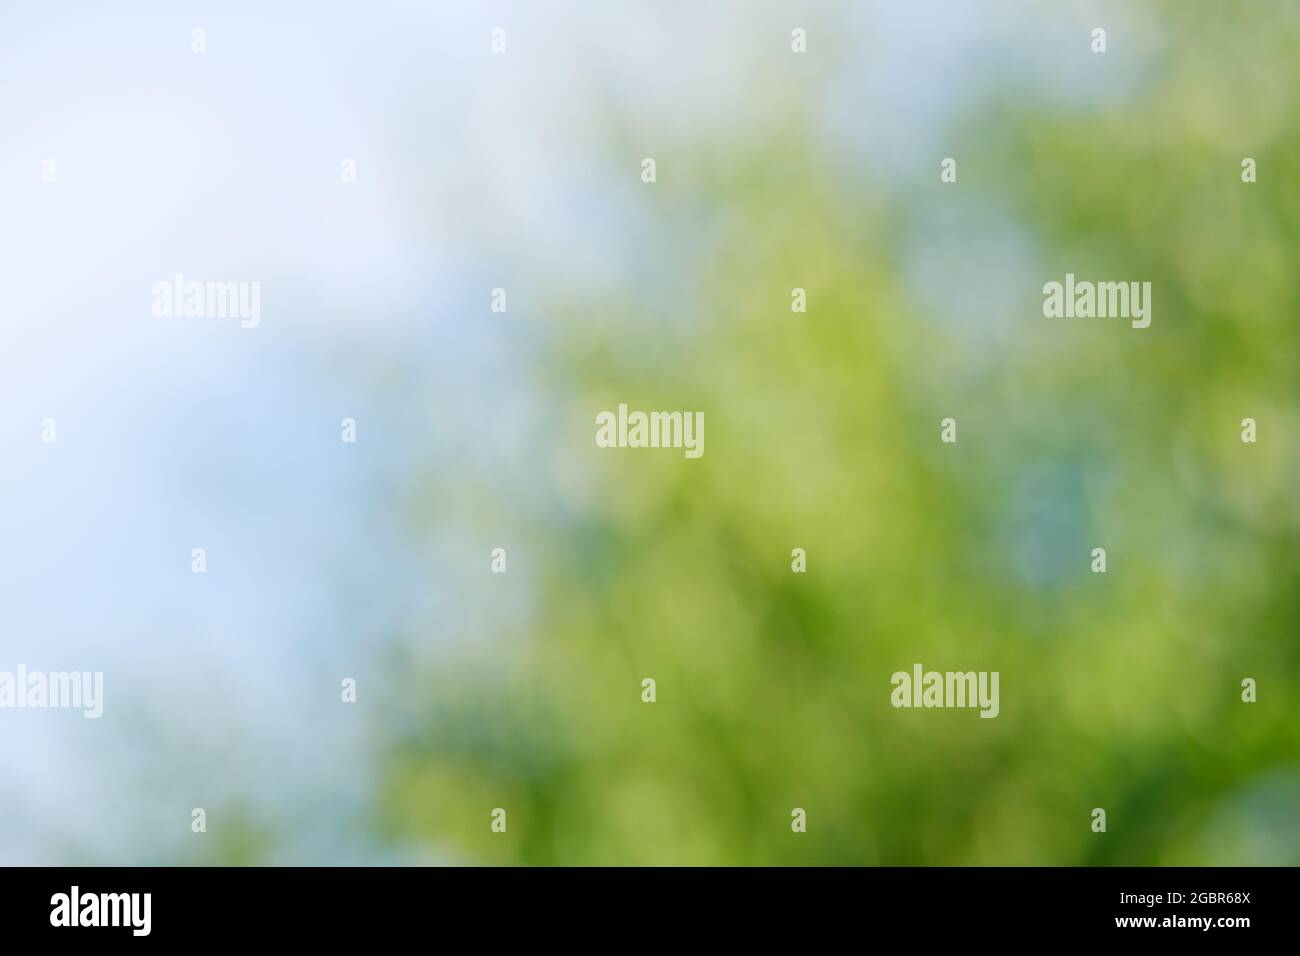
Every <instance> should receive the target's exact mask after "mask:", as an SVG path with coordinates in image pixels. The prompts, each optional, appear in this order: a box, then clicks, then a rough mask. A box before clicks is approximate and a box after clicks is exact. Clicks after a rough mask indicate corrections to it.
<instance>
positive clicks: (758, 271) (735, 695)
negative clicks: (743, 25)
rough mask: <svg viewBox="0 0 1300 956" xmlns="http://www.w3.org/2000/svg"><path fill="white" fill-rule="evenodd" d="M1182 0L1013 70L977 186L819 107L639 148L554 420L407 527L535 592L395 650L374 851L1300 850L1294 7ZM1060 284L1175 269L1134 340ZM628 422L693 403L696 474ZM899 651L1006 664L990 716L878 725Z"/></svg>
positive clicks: (960, 860) (893, 856)
mask: <svg viewBox="0 0 1300 956" xmlns="http://www.w3.org/2000/svg"><path fill="white" fill-rule="evenodd" d="M1263 6H1265V5H1261V8H1260V9H1261V11H1262V8H1263ZM1195 7H1196V10H1195V11H1194V12H1193V11H1191V10H1188V9H1186V8H1178V7H1176V6H1169V7H1166V8H1165V10H1164V18H1163V19H1161V20H1159V21H1153V23H1152V24H1151V25H1150V30H1149V31H1148V35H1147V41H1148V44H1149V45H1148V47H1147V48H1146V49H1145V50H1144V53H1143V56H1142V58H1141V60H1140V62H1141V66H1142V68H1141V70H1138V71H1135V74H1134V76H1133V77H1132V80H1131V82H1130V84H1129V86H1128V88H1126V89H1125V90H1124V91H1123V93H1122V95H1121V94H1113V95H1109V96H1098V97H1096V98H1095V99H1093V100H1087V99H1082V100H1080V101H1078V102H1073V103H1068V104H1065V105H1062V103H1061V102H1059V101H1053V100H1051V99H1050V98H1049V97H1047V96H1046V95H1044V96H1041V97H1040V96H1038V95H1037V94H1036V91H1035V89H1034V88H1033V86H1032V84H1024V85H1022V86H1020V87H1019V88H1017V89H1015V90H1011V91H1008V90H1005V89H999V90H998V91H997V92H996V93H994V94H990V96H989V97H988V98H987V102H986V103H985V104H984V105H983V106H982V107H981V108H980V109H978V110H975V111H971V112H968V113H967V114H966V115H964V116H963V117H962V118H961V119H960V121H959V122H957V123H956V124H955V125H954V127H953V129H952V130H951V137H950V140H949V142H951V143H952V145H951V147H950V150H949V152H948V153H946V155H953V156H956V157H957V158H958V162H959V181H958V183H956V184H953V185H943V184H941V183H940V182H939V177H938V159H939V157H938V156H936V157H934V158H933V161H931V159H930V157H924V159H923V160H922V158H920V157H918V160H917V165H918V167H923V172H921V173H918V174H917V175H916V176H915V177H914V178H912V179H909V180H906V181H900V180H898V179H897V178H896V177H895V178H890V176H888V175H886V173H885V172H884V171H883V170H882V169H875V168H867V169H863V168H861V167H855V166H854V165H853V164H852V163H850V162H847V161H846V158H845V156H846V153H845V151H844V150H843V149H841V148H840V147H839V146H838V145H837V144H836V143H835V142H834V141H833V139H832V138H831V137H828V135H827V134H826V132H825V131H824V130H823V129H821V128H820V127H819V126H818V125H817V124H816V122H815V120H814V119H811V118H806V116H807V114H808V113H809V112H810V111H808V110H806V109H805V106H806V100H804V99H801V97H803V96H806V95H807V93H808V91H809V89H810V86H807V85H805V86H799V87H796V88H793V89H791V90H790V91H789V92H788V95H785V96H776V95H774V97H773V104H772V110H771V114H770V126H769V127H767V128H765V129H763V130H753V129H744V130H738V129H735V128H732V127H730V126H728V125H727V124H726V123H722V124H720V125H719V126H718V127H716V128H714V129H712V130H710V131H703V130H700V129H699V128H696V127H688V128H683V129H681V130H679V131H678V137H679V138H678V140H677V141H676V142H675V143H674V144H672V147H671V148H668V147H665V148H664V150H663V151H662V152H661V153H660V154H659V169H660V182H659V183H657V184H655V186H653V187H643V186H642V185H641V184H640V183H639V182H636V180H635V165H636V164H635V163H632V164H628V163H627V162H626V159H625V157H626V156H627V155H639V154H638V153H636V152H635V147H634V146H631V145H629V144H628V143H626V142H623V141H622V140H621V139H620V134H619V133H617V132H614V133H611V141H610V144H609V154H610V156H611V166H613V165H614V164H615V163H618V162H621V163H623V165H625V166H627V169H628V170H632V172H626V173H625V174H626V175H627V176H628V178H629V182H628V186H627V197H626V204H625V206H624V207H623V211H624V212H626V213H627V215H628V218H629V222H628V230H629V232H628V235H629V240H628V245H627V249H626V250H625V252H621V251H619V250H615V251H613V252H612V254H613V255H615V256H616V257H620V256H621V257H622V258H621V259H620V269H619V270H616V271H615V272H614V273H613V274H612V276H611V274H610V273H608V272H606V273H603V275H604V276H605V277H604V278H595V277H592V278H590V279H589V280H588V281H585V282H584V281H583V279H582V275H581V272H580V270H579V269H575V273H574V275H570V276H565V277H563V279H562V280H561V279H559V278H557V279H556V280H555V281H554V282H552V283H551V288H550V289H549V296H550V298H549V300H548V303H547V306H546V308H545V310H544V312H543V314H542V316H541V317H540V319H539V321H538V322H536V323H535V324H534V325H533V327H532V329H531V334H529V335H528V336H527V337H526V340H525V341H524V342H523V344H521V346H520V347H521V349H522V350H524V351H525V352H526V356H525V360H526V362H527V363H528V366H529V367H530V368H531V369H532V370H534V372H535V374H536V376H537V379H538V384H537V390H538V411H537V414H538V427H537V429H536V441H535V442H534V443H532V444H530V445H529V446H528V447H527V448H525V449H521V452H520V461H519V463H518V464H517V469H518V471H517V472H512V473H511V474H510V475H507V476H505V477H504V478H500V477H499V476H498V478H497V479H495V483H494V478H493V476H492V475H488V474H476V475H475V476H474V480H475V481H476V482H480V483H486V486H483V485H480V486H478V487H476V488H475V489H474V490H465V491H464V492H463V494H462V495H460V496H456V495H447V496H445V497H444V498H443V499H440V503H439V504H433V505H429V507H428V509H427V514H426V515H425V518H424V520H426V521H427V522H428V523H429V526H430V527H436V526H438V525H439V524H440V523H444V522H456V521H463V522H465V523H467V525H469V526H470V527H481V528H484V529H488V528H490V529H491V530H493V531H498V530H502V529H508V535H499V536H498V537H501V538H507V537H508V542H506V541H502V542H498V541H496V540H493V541H492V542H491V543H493V544H495V543H508V546H509V548H510V560H511V570H510V572H509V574H508V575H507V577H506V578H503V579H499V580H496V581H492V582H491V584H490V586H488V585H485V587H484V590H483V592H482V593H480V594H477V595H474V596H473V597H474V598H475V599H476V600H491V598H490V597H488V595H490V594H491V593H492V591H493V590H504V589H507V585H509V586H510V587H523V586H524V582H526V585H527V590H526V599H525V604H526V608H525V611H524V612H523V613H522V614H520V615H519V616H518V618H517V619H516V618H509V620H510V622H511V623H510V624H509V626H508V627H507V628H506V629H505V630H504V631H502V630H501V629H500V628H498V627H495V626H490V625H489V623H488V622H489V621H494V620H498V618H495V617H493V616H492V615H489V614H487V613H485V614H484V616H483V618H482V621H483V623H482V625H481V626H479V627H471V628H470V634H469V636H468V638H467V639H466V640H464V641H462V642H460V643H459V644H458V645H457V649H456V650H453V651H447V652H445V653H444V654H442V655H441V656H440V657H439V658H438V660H437V661H436V662H434V663H432V664H429V663H428V662H425V663H423V664H421V665H420V666H419V667H416V666H414V665H413V664H411V663H410V662H400V661H399V662H396V665H395V666H396V669H397V670H400V671H401V672H402V678H403V679H404V680H405V681H406V682H407V685H408V690H409V691H411V693H412V694H413V695H414V698H415V699H419V700H421V701H423V702H424V705H423V706H422V707H421V708H415V707H412V708H411V709H410V711H409V712H407V713H405V714H403V715H402V718H401V724H400V726H399V727H397V728H395V731H396V736H395V737H394V738H393V739H395V740H397V741H398V743H397V744H396V745H395V746H394V747H393V748H392V751H391V753H390V755H389V758H388V774H387V776H386V778H385V779H384V780H383V782H382V791H383V798H382V820H383V823H382V827H383V832H384V834H385V836H386V837H387V838H389V839H391V840H393V841H395V842H400V843H408V842H414V843H418V844H423V845H425V846H428V847H430V848H432V849H433V850H435V851H436V852H438V853H440V854H444V856H445V858H446V859H449V860H451V861H457V862H474V863H528V864H741V865H747V864H1228V863H1288V864H1296V863H1300V825H1298V824H1297V817H1298V816H1300V815H1298V814H1297V808H1300V697H1297V690H1298V689H1300V640H1298V636H1300V561H1298V560H1297V558H1298V557H1300V493H1298V488H1300V484H1298V482H1297V468H1298V467H1300V451H1298V449H1300V403H1298V402H1297V399H1298V398H1300V394H1298V393H1297V382H1298V381H1300V313H1298V311H1297V306H1298V305H1300V294H1298V293H1300V289H1298V287H1297V281H1296V263H1297V255H1296V249H1297V248H1298V247H1300V122H1298V121H1300V64H1298V63H1297V60H1296V57H1295V55H1294V51H1295V50H1296V49H1300V19H1298V18H1297V16H1296V10H1295V9H1294V7H1292V8H1291V9H1289V10H1288V9H1287V7H1286V6H1285V5H1278V6H1274V7H1269V9H1270V10H1271V11H1272V12H1273V13H1274V14H1275V16H1269V15H1266V14H1264V13H1263V12H1260V14H1259V15H1256V13H1255V8H1253V7H1252V12H1251V14H1250V16H1249V17H1247V16H1246V14H1245V13H1243V12H1242V11H1241V9H1240V7H1238V6H1236V5H1206V4H1197V5H1195ZM1115 43H1116V39H1115V38H1114V37H1112V46H1114V45H1115ZM1108 55H1113V54H1108ZM1130 62H1131V61H1130ZM954 82H956V80H954ZM625 147H626V148H625ZM620 156H621V157H623V159H621V160H616V159H614V158H613V157H620ZM1244 156H1252V157H1254V158H1255V159H1256V160H1257V161H1258V168H1259V181H1258V182H1257V183H1255V184H1243V183H1242V182H1241V179H1240V162H1241V159H1242V158H1243V157H1244ZM665 170H669V171H671V172H670V174H665ZM624 172H625V171H623V170H620V174H623V173H624ZM1008 236H1009V237H1010V239H1009V240H1008V239H1007V237H1008ZM930 251H933V254H934V258H933V260H932V261H930V260H928V259H927V255H928V254H929V253H930ZM967 260H969V262H973V263H975V267H974V269H973V270H972V268H970V267H968V268H966V269H965V270H958V273H957V274H956V276H955V277H954V273H953V272H952V271H951V270H949V269H948V264H949V263H951V262H963V261H967ZM1066 272H1074V273H1076V274H1077V275H1079V276H1080V277H1081V278H1092V279H1114V280H1148V281H1150V282H1152V284H1153V287H1154V293H1153V296H1154V298H1153V306H1154V308H1153V322H1152V326H1151V327H1150V328H1149V329H1145V330H1136V329H1132V328H1130V327H1129V325H1128V323H1127V322H1125V321H1122V320H1091V321H1089V320H1073V321H1071V320H1064V319H1062V320H1049V319H1045V318H1044V317H1043V315H1042V311H1041V307H1042V295H1041V287H1042V284H1043V283H1045V282H1048V281H1051V280H1060V279H1061V278H1062V277H1063V276H1064V275H1065V273H1066ZM796 286H798V287H803V288H806V289H807V292H808V303H809V306H808V312H807V314H805V315H792V314H791V313H790V309H789V302H790V290H791V289H792V288H793V287H796ZM619 402H627V403H629V404H630V405H631V406H632V407H633V408H642V409H684V410H699V411H703V412H705V417H706V432H705V438H706V443H705V454H704V457H703V458H701V459H699V460H697V461H690V460H686V459H685V458H683V456H682V455H681V453H680V452H674V451H658V450H655V451H651V450H643V451H632V450H614V451H610V450H601V449H598V448H596V447H595V444H594V441H593V435H594V417H595V414H596V413H597V412H598V411H600V410H602V409H612V408H615V407H617V405H618V403H619ZM946 416H952V417H954V418H955V419H957V421H958V426H959V441H958V443H957V444H956V445H944V444H941V443H940V441H939V422H940V420H941V418H943V417H946ZM1247 416H1251V417H1254V418H1256V419H1257V421H1258V423H1259V442H1258V444H1256V445H1246V444H1243V443H1242V442H1241V440H1240V421H1241V419H1242V418H1244V417H1247ZM1096 546H1103V547H1106V548H1107V550H1108V558H1109V570H1108V573H1106V574H1104V575H1100V574H1093V573H1091V572H1090V569H1089V561H1090V550H1091V549H1092V548H1093V547H1096ZM794 547H802V548H805V549H806V550H807V554H808V572H807V573H806V574H793V573H792V572H791V567H790V560H791V559H790V553H791V549H792V548H794ZM482 553H483V555H486V554H487V546H486V543H485V547H484V548H483V551H482ZM483 565H484V574H485V575H487V574H488V572H487V561H486V557H485V558H484V560H483ZM470 613H471V614H472V613H473V612H472V611H471V612H470ZM917 661H919V662H922V663H923V664H924V665H925V666H926V667H928V668H936V669H940V670H968V669H969V670H997V671H999V672H1000V673H1001V715H1000V716H999V717H998V718H997V719H996V720H980V719H977V718H976V715H975V713H974V712H973V711H969V710H928V711H927V710H895V709H893V708H891V707H890V705H889V690H890V686H889V677H890V675H891V673H893V672H894V671H896V670H900V669H902V670H907V669H910V667H911V665H912V664H913V662H917ZM1247 676H1249V677H1253V678H1255V679H1256V680H1257V681H1258V685H1259V700H1258V702H1257V703H1254V704H1245V703H1243V702H1242V701H1241V700H1240V681H1241V679H1242V678H1244V677H1247ZM644 677H653V678H655V679H656V681H657V684H658V700H657V702H656V703H654V704H645V703H642V701H641V699H640V690H641V686H640V684H641V680H642V679H643V678H644ZM494 807H504V808H506V809H507V810H508V812H509V829H508V832H507V833H506V834H494V833H492V832H491V831H490V829H489V824H490V816H489V815H490V812H491V810H492V808H494ZM794 807H803V808H805V809H806V810H807V813H808V830H807V833H806V834H795V833H792V832H791V828H790V825H789V824H790V812H791V809H792V808H794ZM1094 807H1103V808H1105V809H1106V811H1107V814H1108V832H1107V833H1106V834H1104V835H1101V834H1095V833H1093V832H1091V830H1090V827H1089V824H1090V820H1091V818H1090V813H1091V810H1092V808H1094Z"/></svg>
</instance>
